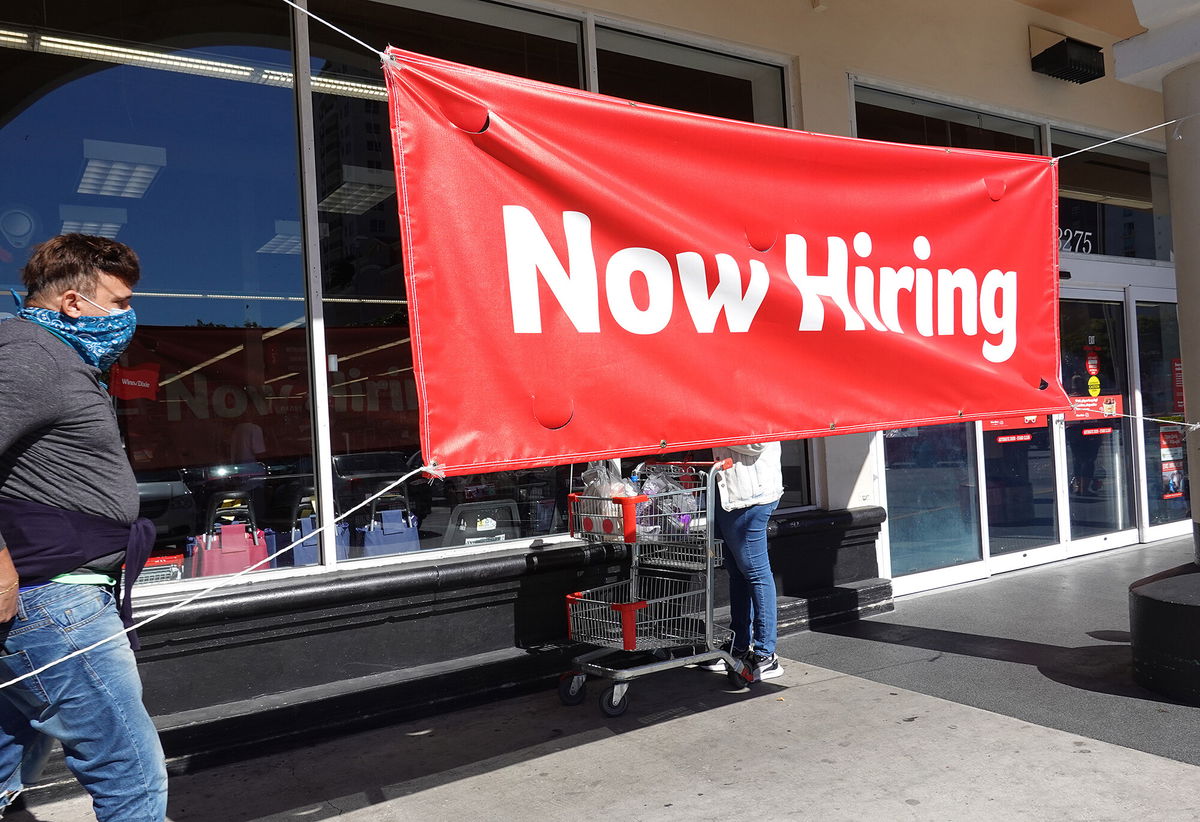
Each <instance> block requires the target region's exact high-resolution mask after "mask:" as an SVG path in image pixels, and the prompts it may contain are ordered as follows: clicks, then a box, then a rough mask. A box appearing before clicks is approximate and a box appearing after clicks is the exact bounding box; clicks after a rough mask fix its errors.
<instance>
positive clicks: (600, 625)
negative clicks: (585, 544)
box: [558, 461, 748, 717]
mask: <svg viewBox="0 0 1200 822" xmlns="http://www.w3.org/2000/svg"><path fill="white" fill-rule="evenodd" d="M724 467H728V461H726V463H717V464H715V465H714V464H712V463H647V464H645V465H643V466H642V469H641V471H640V478H641V479H642V481H643V492H644V493H642V494H639V495H637V496H628V497H593V496H584V495H582V494H571V495H570V497H569V498H568V508H567V511H568V517H569V519H570V523H571V534H572V535H573V536H575V537H578V538H580V539H584V540H588V541H592V542H623V543H627V544H628V545H629V546H630V567H629V577H628V579H624V580H621V581H620V582H614V583H611V584H609V585H603V586H600V587H599V588H591V589H589V590H586V591H579V592H577V593H574V594H569V595H568V596H567V618H568V623H569V635H570V637H571V638H572V639H574V640H576V641H578V642H582V643H586V644H588V645H594V646H596V648H595V650H592V651H589V652H588V653H585V654H583V655H581V656H578V657H575V659H574V663H573V664H574V668H573V669H572V670H570V671H567V672H566V673H564V674H563V675H562V676H561V677H560V678H559V685H558V696H559V699H560V700H562V702H563V704H564V705H578V704H579V703H581V702H583V700H584V698H585V697H586V690H587V677H588V675H589V674H590V675H593V676H597V677H603V678H606V679H609V680H611V681H612V684H611V685H609V686H608V687H607V688H606V689H605V690H604V692H603V693H602V694H601V695H600V710H601V711H603V712H604V713H605V714H606V715H607V716H614V717H615V716H620V715H621V714H623V713H625V711H626V709H627V708H628V707H629V699H628V689H629V683H630V681H631V680H633V679H636V678H637V677H640V676H645V675H647V674H653V673H657V672H659V671H665V670H668V669H670V668H679V667H682V666H684V665H693V664H697V663H702V662H709V661H712V660H715V659H722V660H724V661H725V665H726V670H727V671H728V675H729V679H730V681H731V682H733V683H735V684H736V685H737V687H739V688H741V687H744V686H745V685H746V682H747V680H746V679H745V677H744V674H745V673H746V672H747V670H748V669H747V667H746V664H745V663H744V662H743V661H742V660H740V659H736V658H734V657H733V656H732V655H731V654H730V653H729V652H728V651H727V650H725V648H727V647H728V644H727V640H728V639H729V630H728V629H727V628H723V627H720V626H717V625H716V624H715V623H714V621H713V570H714V569H715V568H717V567H719V566H720V565H721V561H722V560H721V546H720V542H719V541H718V540H716V539H714V537H713V524H714V519H713V505H714V504H715V501H716V497H717V495H716V492H715V485H714V483H715V482H716V476H717V471H719V470H721V469H722V468H724ZM722 646H724V647H722Z"/></svg>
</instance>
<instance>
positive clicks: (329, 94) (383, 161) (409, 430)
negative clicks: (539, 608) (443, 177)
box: [309, 0, 581, 560]
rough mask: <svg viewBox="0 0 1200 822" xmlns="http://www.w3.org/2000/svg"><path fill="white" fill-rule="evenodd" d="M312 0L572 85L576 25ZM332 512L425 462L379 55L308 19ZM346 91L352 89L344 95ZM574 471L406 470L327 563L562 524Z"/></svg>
mask: <svg viewBox="0 0 1200 822" xmlns="http://www.w3.org/2000/svg"><path fill="white" fill-rule="evenodd" d="M406 6H409V7H403V8H402V7H398V6H395V5H391V4H381V3H372V2H365V1H364V0H358V2H342V1H341V0H339V2H337V3H333V2H319V3H312V4H311V7H312V9H313V11H314V12H316V13H317V14H320V15H321V16H323V17H325V18H326V19H328V20H330V22H332V23H334V24H335V25H337V26H338V27H339V28H342V29H344V30H345V31H347V32H348V33H350V34H352V35H354V36H355V37H358V38H360V39H362V40H364V41H365V42H368V43H371V44H373V45H376V46H378V47H382V46H383V45H385V44H391V45H394V46H397V47H400V48H407V49H410V50H413V51H419V52H421V53H424V54H429V55H431V56H434V57H440V58H443V59H448V60H455V61H457V62H462V63H469V64H472V65H477V66H480V67H482V68H487V69H492V70H496V71H501V72H505V73H508V74H514V75H517V76H523V77H531V78H533V79H537V80H543V81H546V82H551V83H558V84H562V85H568V86H574V87H578V86H579V84H580V55H581V47H580V40H581V33H580V24H579V22H578V21H573V20H568V19H564V18H559V17H555V16H552V15H545V14H539V13H535V12H527V11H522V10H519V9H514V8H510V7H505V6H497V5H493V4H489V3H479V2H452V3H444V2H438V3H427V4H421V3H418V4H411V3H410V4H406ZM309 31H310V38H311V40H310V47H311V52H312V71H313V89H314V95H313V119H314V122H313V129H314V137H315V140H316V148H317V158H318V160H317V193H318V198H319V203H318V206H317V209H318V212H319V214H318V218H319V224H320V233H321V237H320V249H321V269H322V287H323V292H324V304H323V306H322V310H323V313H324V317H325V343H326V347H327V350H328V353H329V360H330V372H329V381H330V382H329V395H330V428H331V446H332V450H333V475H334V476H333V482H334V496H335V511H336V513H337V514H338V515H341V514H342V513H343V512H345V511H348V510H349V509H350V508H352V507H354V506H356V505H357V504H358V503H360V502H362V501H363V500H365V499H367V498H368V497H371V496H373V495H374V494H376V493H377V492H378V491H379V490H381V489H382V488H383V487H384V486H386V485H388V484H390V483H391V482H393V481H394V480H395V479H397V478H398V477H400V476H402V475H403V474H406V473H408V472H409V471H411V470H412V469H414V468H416V467H418V466H420V465H421V464H422V457H421V453H420V446H419V441H418V423H417V398H416V385H415V383H414V381H413V367H412V349H411V345H410V332H409V327H408V307H407V302H406V297H405V289H404V267H403V261H402V258H401V245H400V225H399V221H398V217H397V203H396V194H395V178H394V174H393V171H392V169H393V158H392V151H391V142H390V140H381V139H379V138H377V137H375V136H373V135H377V134H384V135H386V134H389V133H390V129H389V122H388V111H387V104H386V94H385V92H384V88H383V85H382V79H381V77H380V72H379V61H378V58H377V57H375V56H374V55H372V54H370V53H369V52H367V51H366V50H363V49H357V50H356V49H355V48H354V46H353V44H352V43H349V41H347V40H346V39H345V38H344V37H342V36H341V35H339V34H337V33H336V32H333V31H330V30H329V29H327V28H326V27H324V26H315V25H314V26H311V27H310V30H309ZM348 89H349V91H348ZM569 474H570V469H569V467H568V468H563V469H559V468H541V469H530V470H526V471H507V472H497V473H490V474H477V475H471V476H462V477H450V478H446V479H427V478H417V479H413V480H411V481H409V482H408V483H406V484H405V485H404V486H402V487H398V488H397V489H395V491H394V492H392V493H389V494H388V495H386V496H384V497H382V498H380V499H378V500H376V501H375V502H374V503H372V504H371V505H370V506H369V507H366V508H363V509H361V510H360V511H358V512H356V513H354V514H351V515H350V516H349V517H348V518H347V520H346V521H345V523H344V526H343V527H342V528H340V529H338V531H337V532H336V534H335V542H336V551H337V556H338V558H339V559H351V560H352V559H358V558H366V557H378V556H387V555H392V554H399V553H407V552H410V551H416V550H421V549H433V548H446V547H454V546H472V545H481V544H490V543H494V542H504V541H508V540H513V539H521V538H529V537H537V536H541V535H546V534H550V533H562V532H563V531H565V526H566V522H565V510H566V505H565V503H566V496H567V486H568V483H569Z"/></svg>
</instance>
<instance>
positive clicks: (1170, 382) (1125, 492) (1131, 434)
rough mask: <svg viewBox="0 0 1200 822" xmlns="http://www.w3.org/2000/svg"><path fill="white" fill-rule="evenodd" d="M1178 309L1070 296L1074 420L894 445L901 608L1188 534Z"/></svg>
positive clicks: (978, 428) (1065, 361)
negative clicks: (994, 578) (914, 599)
mask: <svg viewBox="0 0 1200 822" xmlns="http://www.w3.org/2000/svg"><path fill="white" fill-rule="evenodd" d="M1172 297H1173V295H1171V294H1169V293H1167V292H1163V291H1162V290H1158V289H1134V288H1126V289H1112V290H1100V289H1080V288H1074V289H1073V288H1063V290H1062V298H1061V302H1060V326H1061V327H1060V331H1061V339H1062V379H1063V386H1064V387H1065V388H1066V390H1067V394H1068V395H1069V396H1070V397H1071V400H1072V403H1073V404H1074V406H1075V410H1074V411H1073V412H1070V413H1067V414H1064V415H1055V416H1053V417H1046V416H1045V415H1031V416H1021V417H999V418H995V419H988V420H983V421H981V422H978V423H962V424H957V425H945V426H929V427H924V428H910V429H902V430H898V431H888V432H885V433H884V434H883V435H882V448H881V449H880V453H881V459H882V462H883V474H884V477H885V482H884V484H885V487H886V493H887V508H888V516H889V521H888V543H889V545H890V550H889V559H890V562H891V569H890V571H891V576H892V578H893V588H894V590H895V592H896V593H897V594H905V593H912V592H915V591H920V590H925V589H928V588H934V587H938V586H942V585H950V584H955V583H959V582H965V581H970V580H973V579H982V578H985V577H988V576H990V575H992V574H995V573H999V572H1003V571H1008V570H1014V569H1017V568H1022V567H1027V566H1031V565H1037V564H1041V563H1045V562H1052V561H1054V560H1058V559H1066V558H1068V557H1073V556H1080V555H1083V554H1088V553H1093V552H1096V551H1102V550H1107V549H1109V548H1116V547H1120V546H1124V545H1132V544H1135V543H1137V542H1139V541H1142V542H1145V541H1149V540H1151V539H1158V538H1163V537H1169V536H1175V535H1177V534H1178V533H1183V532H1184V531H1186V530H1187V527H1188V524H1189V518H1190V503H1189V497H1190V493H1189V489H1188V488H1187V465H1186V456H1185V454H1184V449H1183V430H1184V428H1183V393H1182V380H1181V370H1180V365H1179V363H1180V356H1179V333H1178V321H1177V318H1176V312H1175V306H1174V304H1173V303H1172V302H1170V298H1172ZM1164 298H1166V299H1164ZM1131 330H1132V331H1131ZM1131 363H1134V364H1136V366H1135V367H1131ZM1181 529H1182V530H1181Z"/></svg>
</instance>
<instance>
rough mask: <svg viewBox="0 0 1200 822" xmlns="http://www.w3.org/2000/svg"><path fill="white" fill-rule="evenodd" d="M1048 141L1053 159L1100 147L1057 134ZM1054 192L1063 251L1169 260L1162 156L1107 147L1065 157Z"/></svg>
mask: <svg viewBox="0 0 1200 822" xmlns="http://www.w3.org/2000/svg"><path fill="white" fill-rule="evenodd" d="M1050 136H1051V140H1052V141H1053V143H1054V151H1053V153H1054V154H1056V155H1063V154H1069V153H1070V152H1073V151H1077V150H1079V149H1085V148H1090V147H1091V146H1094V145H1096V144H1097V143H1100V142H1103V140H1099V139H1097V138H1095V137H1087V136H1085V135H1081V134H1071V133H1069V132H1065V131H1058V130H1054V131H1051V133H1050ZM1058 188H1059V207H1058V208H1059V217H1058V223H1059V247H1060V248H1061V249H1062V250H1063V251H1073V252H1076V253H1082V254H1107V255H1109V256H1113V257H1137V258H1140V259H1144V260H1170V259H1172V253H1171V206H1170V200H1169V198H1168V195H1167V156H1166V154H1163V153H1162V152H1159V151H1150V150H1148V149H1144V148H1137V147H1135V146H1126V145H1120V144H1113V145H1109V146H1105V147H1104V148H1100V149H1095V150H1092V151H1086V152H1084V153H1082V154H1076V155H1075V156H1073V157H1065V158H1064V159H1063V160H1062V161H1061V162H1060V163H1059V165H1058Z"/></svg>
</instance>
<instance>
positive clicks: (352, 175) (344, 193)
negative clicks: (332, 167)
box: [317, 166, 396, 214]
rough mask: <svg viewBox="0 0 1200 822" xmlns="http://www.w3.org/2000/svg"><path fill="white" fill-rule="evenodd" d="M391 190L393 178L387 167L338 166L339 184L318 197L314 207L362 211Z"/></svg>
mask: <svg viewBox="0 0 1200 822" xmlns="http://www.w3.org/2000/svg"><path fill="white" fill-rule="evenodd" d="M395 191H396V182H395V178H394V177H393V176H392V172H391V171H389V170H385V169H382V168H364V167H363V166H342V184H341V185H340V186H338V187H337V188H336V189H335V190H334V191H333V192H332V193H331V194H329V195H327V196H326V197H325V199H323V200H321V202H320V203H319V204H318V205H317V208H318V209H320V210H321V211H334V212H337V213H338V214H366V213H367V212H368V211H370V210H371V209H372V208H374V207H375V206H377V205H379V204H380V203H381V202H383V201H384V200H386V199H387V198H388V197H390V196H391V195H392V194H393V193H395Z"/></svg>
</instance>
